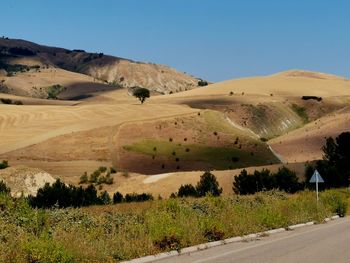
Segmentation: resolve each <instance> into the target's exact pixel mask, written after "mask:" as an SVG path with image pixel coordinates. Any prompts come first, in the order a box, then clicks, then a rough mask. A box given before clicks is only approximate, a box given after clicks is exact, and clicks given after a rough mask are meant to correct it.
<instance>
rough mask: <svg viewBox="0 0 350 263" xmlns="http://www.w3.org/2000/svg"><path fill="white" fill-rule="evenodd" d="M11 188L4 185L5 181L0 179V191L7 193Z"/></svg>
mask: <svg viewBox="0 0 350 263" xmlns="http://www.w3.org/2000/svg"><path fill="white" fill-rule="evenodd" d="M10 192H11V189H10V188H9V187H7V186H6V184H5V182H3V181H0V193H4V194H9V193H10Z"/></svg>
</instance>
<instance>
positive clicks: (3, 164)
mask: <svg viewBox="0 0 350 263" xmlns="http://www.w3.org/2000/svg"><path fill="white" fill-rule="evenodd" d="M7 167H9V163H8V161H5V160H3V161H2V162H1V163H0V170H1V169H5V168H7Z"/></svg>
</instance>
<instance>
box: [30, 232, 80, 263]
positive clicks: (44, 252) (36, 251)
mask: <svg viewBox="0 0 350 263" xmlns="http://www.w3.org/2000/svg"><path fill="white" fill-rule="evenodd" d="M24 250H25V253H26V259H25V261H26V262H45V263H58V262H59V263H69V262H74V258H73V255H72V254H71V253H69V252H68V251H67V250H66V249H65V248H64V247H63V246H62V245H60V244H57V243H56V242H54V241H53V240H51V239H48V238H47V239H31V240H29V241H28V243H26V244H25V247H24Z"/></svg>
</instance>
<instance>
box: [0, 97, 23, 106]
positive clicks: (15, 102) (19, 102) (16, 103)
mask: <svg viewBox="0 0 350 263" xmlns="http://www.w3.org/2000/svg"><path fill="white" fill-rule="evenodd" d="M0 101H1V103H3V104H9V105H11V104H13V105H23V102H22V101H20V100H11V99H5V98H0Z"/></svg>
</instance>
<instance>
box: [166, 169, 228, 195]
mask: <svg viewBox="0 0 350 263" xmlns="http://www.w3.org/2000/svg"><path fill="white" fill-rule="evenodd" d="M221 193H222V188H221V187H220V186H219V183H218V181H217V180H216V177H215V175H213V174H212V173H210V172H208V171H207V172H205V173H204V174H203V175H201V177H200V180H199V181H198V183H197V185H196V187H194V186H193V185H191V184H185V185H181V186H180V188H179V190H178V192H177V193H172V194H171V196H170V198H175V197H189V196H192V197H203V196H206V195H211V196H219V195H221Z"/></svg>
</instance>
